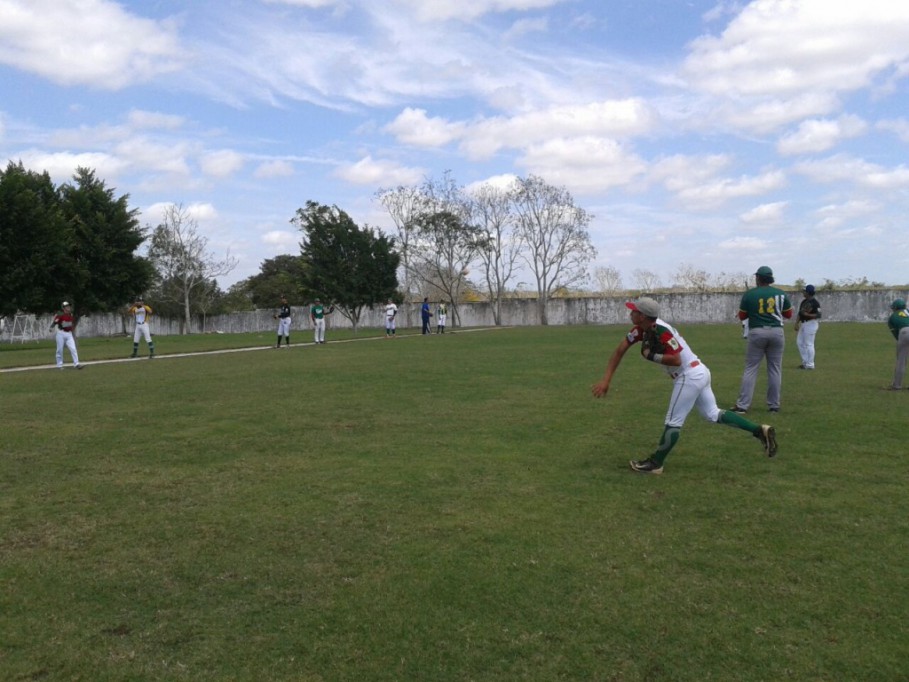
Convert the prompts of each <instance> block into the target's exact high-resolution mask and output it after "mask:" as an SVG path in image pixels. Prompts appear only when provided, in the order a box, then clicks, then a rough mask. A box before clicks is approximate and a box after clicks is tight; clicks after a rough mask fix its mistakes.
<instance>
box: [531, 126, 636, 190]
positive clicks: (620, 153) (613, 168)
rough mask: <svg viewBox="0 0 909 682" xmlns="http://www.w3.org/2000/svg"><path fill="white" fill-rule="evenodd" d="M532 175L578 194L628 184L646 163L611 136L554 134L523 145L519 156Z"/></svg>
mask: <svg viewBox="0 0 909 682" xmlns="http://www.w3.org/2000/svg"><path fill="white" fill-rule="evenodd" d="M519 163H520V164H521V165H523V166H525V167H526V168H527V169H528V170H529V171H530V173H532V174H533V175H539V176H540V177H543V178H545V179H546V181H547V182H549V183H551V184H554V185H564V186H566V187H568V188H569V189H570V190H571V191H572V192H575V193H578V194H591V193H596V192H603V191H606V190H608V189H610V188H613V187H621V186H626V185H629V184H630V183H632V182H634V181H635V180H636V179H638V178H640V177H641V176H642V175H643V174H644V173H645V172H646V171H647V164H646V163H645V162H644V160H643V159H641V158H640V157H638V156H637V155H635V154H632V153H629V152H628V151H627V150H625V149H624V148H623V147H622V145H620V144H618V143H617V142H616V141H615V140H609V139H604V138H596V137H589V136H586V137H575V138H557V139H554V140H549V141H547V142H543V143H541V144H538V145H533V146H531V147H530V148H528V149H527V151H526V153H525V154H524V155H523V156H522V157H521V158H520V159H519Z"/></svg>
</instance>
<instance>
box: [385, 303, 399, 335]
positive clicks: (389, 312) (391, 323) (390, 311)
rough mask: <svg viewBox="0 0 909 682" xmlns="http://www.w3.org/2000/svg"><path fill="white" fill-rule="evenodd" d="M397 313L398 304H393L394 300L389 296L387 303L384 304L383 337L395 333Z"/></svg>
mask: <svg viewBox="0 0 909 682" xmlns="http://www.w3.org/2000/svg"><path fill="white" fill-rule="evenodd" d="M397 315H398V306H396V305H395V303H394V301H392V300H391V299H390V298H389V299H388V303H386V304H385V338H386V339H387V338H389V337H393V336H394V335H395V327H396V326H397V325H396V323H395V317H397Z"/></svg>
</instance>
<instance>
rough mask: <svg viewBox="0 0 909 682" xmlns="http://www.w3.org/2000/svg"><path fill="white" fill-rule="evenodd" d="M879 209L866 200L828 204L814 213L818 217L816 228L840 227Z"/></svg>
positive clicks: (877, 205)
mask: <svg viewBox="0 0 909 682" xmlns="http://www.w3.org/2000/svg"><path fill="white" fill-rule="evenodd" d="M879 209H880V205H879V204H876V203H874V202H872V201H867V200H853V201H847V202H845V203H843V204H828V205H826V206H822V207H821V208H819V209H817V210H816V211H815V214H816V215H817V216H818V218H819V221H818V227H820V228H824V229H832V228H836V227H840V226H841V225H843V224H845V223H847V222H848V221H850V220H853V219H855V218H860V217H863V216H867V215H871V214H873V213H875V212H876V211H878V210H879Z"/></svg>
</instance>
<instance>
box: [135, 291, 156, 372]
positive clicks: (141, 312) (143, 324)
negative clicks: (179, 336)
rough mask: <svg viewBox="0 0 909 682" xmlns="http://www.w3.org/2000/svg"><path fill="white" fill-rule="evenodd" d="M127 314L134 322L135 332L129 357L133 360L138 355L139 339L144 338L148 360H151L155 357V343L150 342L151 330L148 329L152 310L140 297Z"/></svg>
mask: <svg viewBox="0 0 909 682" xmlns="http://www.w3.org/2000/svg"><path fill="white" fill-rule="evenodd" d="M129 314H130V315H132V316H133V317H134V318H135V320H136V330H135V331H134V332H133V354H132V355H130V356H129V357H131V358H134V357H136V356H137V355H138V354H139V339H140V338H145V344H146V345H147V346H148V359H149V360H151V359H152V358H153V357H155V342H154V341H152V337H151V330H150V329H149V327H148V318H149V317H151V314H152V309H151V308H149V307H148V306H147V305H145V303H143V302H142V297H141V296H140V297H139V298H137V299H136V302H135V303H134V304H133V306H132V307H131V308H130V309H129Z"/></svg>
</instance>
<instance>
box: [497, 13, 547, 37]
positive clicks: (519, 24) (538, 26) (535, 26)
mask: <svg viewBox="0 0 909 682" xmlns="http://www.w3.org/2000/svg"><path fill="white" fill-rule="evenodd" d="M548 29H549V22H548V21H547V20H546V18H545V17H537V18H536V19H518V20H517V21H516V22H514V23H513V24H512V25H511V28H509V29H508V30H507V31H505V34H504V35H503V36H502V38H503V40H514V39H515V38H520V37H522V36H525V35H527V34H528V33H545V32H546V31H547V30H548Z"/></svg>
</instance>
